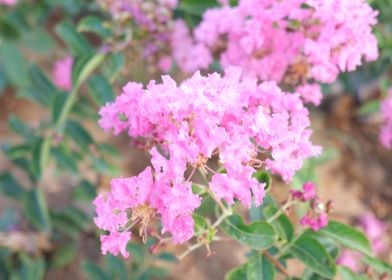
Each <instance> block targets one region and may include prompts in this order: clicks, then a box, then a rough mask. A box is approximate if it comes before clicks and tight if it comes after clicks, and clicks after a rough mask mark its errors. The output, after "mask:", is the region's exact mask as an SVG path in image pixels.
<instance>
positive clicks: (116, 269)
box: [105, 254, 129, 280]
mask: <svg viewBox="0 0 392 280" xmlns="http://www.w3.org/2000/svg"><path fill="white" fill-rule="evenodd" d="M105 259H106V263H107V267H108V272H109V274H110V279H119V280H127V279H129V277H128V272H127V268H126V266H125V264H124V261H123V260H122V259H120V258H119V257H115V256H113V255H110V254H108V255H107V256H106V257H105Z"/></svg>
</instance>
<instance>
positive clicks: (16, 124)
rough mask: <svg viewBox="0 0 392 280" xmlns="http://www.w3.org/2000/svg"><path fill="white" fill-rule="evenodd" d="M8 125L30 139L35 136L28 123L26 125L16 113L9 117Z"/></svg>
mask: <svg viewBox="0 0 392 280" xmlns="http://www.w3.org/2000/svg"><path fill="white" fill-rule="evenodd" d="M8 126H9V128H10V129H11V130H12V131H13V132H15V133H16V134H19V135H20V136H22V137H23V138H24V139H26V140H28V141H30V140H32V139H33V138H34V136H33V133H32V131H31V129H30V128H29V127H27V125H25V124H24V123H23V121H22V120H21V119H20V118H19V117H17V116H15V115H11V116H10V117H9V118H8Z"/></svg>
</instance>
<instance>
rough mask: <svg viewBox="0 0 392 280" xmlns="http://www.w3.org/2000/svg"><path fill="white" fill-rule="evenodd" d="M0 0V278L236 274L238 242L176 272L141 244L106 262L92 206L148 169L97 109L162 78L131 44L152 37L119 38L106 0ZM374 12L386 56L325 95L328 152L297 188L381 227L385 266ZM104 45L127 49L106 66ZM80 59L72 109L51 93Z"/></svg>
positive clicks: (383, 80) (190, 17)
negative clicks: (70, 61) (308, 186)
mask: <svg viewBox="0 0 392 280" xmlns="http://www.w3.org/2000/svg"><path fill="white" fill-rule="evenodd" d="M1 2H2V1H0V148H1V153H0V279H31V280H35V279H43V278H45V279H70V278H73V279H184V275H186V279H223V277H224V275H225V273H226V272H227V271H228V270H229V269H231V268H233V267H235V266H238V265H239V264H241V263H242V262H243V260H244V258H245V253H246V250H245V249H244V248H242V247H241V246H239V245H238V244H237V243H235V242H226V243H219V244H215V245H213V246H212V249H213V251H214V252H215V255H213V256H211V257H209V258H207V252H206V251H205V250H204V249H200V250H198V251H196V252H195V253H193V254H192V255H190V256H189V257H188V258H186V259H185V260H184V261H183V262H181V263H178V262H177V261H176V258H175V255H176V254H177V253H178V252H179V251H180V250H183V248H181V246H177V247H167V248H164V252H163V251H162V253H158V254H155V255H151V254H150V253H149V252H148V246H143V245H140V240H139V242H138V240H137V238H135V239H133V241H132V244H130V247H129V250H130V251H131V254H132V257H131V258H130V259H128V260H123V259H122V258H120V257H114V256H110V255H107V256H103V255H101V253H100V244H99V237H98V234H99V232H98V230H97V228H96V227H95V225H94V223H93V217H94V207H93V205H92V203H91V202H92V200H93V199H94V198H95V196H96V194H97V193H98V192H100V191H105V190H107V188H108V186H109V182H110V179H111V178H113V177H115V176H118V175H120V174H121V175H124V176H130V175H135V174H137V173H138V172H140V171H141V170H143V168H144V167H145V166H146V165H147V164H148V156H147V155H146V154H145V153H143V152H142V151H139V150H137V149H134V148H132V147H131V146H130V143H129V139H128V138H127V137H116V138H114V137H110V135H108V134H104V133H103V132H102V131H101V129H100V128H99V127H98V125H97V120H98V114H97V112H98V110H99V108H100V107H101V106H102V105H103V104H105V103H106V102H108V101H111V100H113V98H114V96H116V95H117V94H118V93H119V92H120V89H121V86H122V85H124V83H125V82H126V81H129V80H136V81H140V82H146V81H147V80H149V79H150V78H154V77H159V71H158V70H157V69H154V68H151V66H150V63H151V61H149V59H154V58H153V57H151V58H149V59H143V58H142V56H140V55H139V54H140V50H139V49H137V47H134V46H132V42H133V41H132V40H136V41H137V40H144V37H143V34H141V33H138V30H137V26H134V24H132V23H129V22H128V23H127V25H126V26H125V27H124V26H122V27H121V28H120V26H119V25H118V24H119V22H121V19H116V21H113V20H111V19H110V17H109V16H108V13H107V9H108V7H109V6H110V4H111V1H97V2H94V1H87V0H86V1H83V0H40V1H38V0H37V1H23V0H19V1H18V2H17V3H15V4H14V5H11V4H13V3H12V2H13V1H11V0H8V3H7V1H4V0H3V4H1ZM146 2H148V1H146ZM151 2H154V1H151ZM370 2H371V5H372V6H373V7H374V8H375V9H377V10H378V11H379V16H378V19H379V24H378V25H377V26H376V28H375V33H376V35H377V38H378V40H379V49H380V58H379V59H378V60H377V61H376V62H373V63H368V64H365V65H364V66H363V67H361V68H360V69H359V70H358V71H355V72H352V73H348V74H344V75H341V76H340V78H339V80H338V81H337V82H336V83H335V84H332V85H328V86H324V87H323V93H324V94H325V95H324V99H323V103H322V104H321V106H320V107H317V108H316V107H312V108H310V109H311V118H312V126H313V129H314V132H315V133H314V138H313V140H314V142H316V143H318V144H320V145H322V146H323V147H324V153H323V155H322V156H321V157H320V158H317V159H312V160H309V161H307V162H306V164H305V166H304V168H303V169H302V170H301V171H300V172H299V173H298V174H297V176H296V177H295V180H294V182H293V185H297V186H300V185H301V184H302V183H303V182H306V181H308V180H314V181H316V182H317V183H318V185H319V188H320V194H321V195H322V197H323V199H325V200H329V199H331V200H333V212H332V214H331V216H332V217H333V218H335V219H337V220H341V221H345V222H348V223H350V224H352V225H355V226H357V227H358V228H362V229H364V225H363V224H364V223H363V218H364V217H369V219H370V220H371V221H374V223H377V225H379V224H380V225H381V226H380V227H382V229H383V234H382V235H383V237H382V238H383V242H384V243H383V244H384V245H383V247H384V249H383V250H381V251H380V254H379V256H380V257H381V258H383V259H384V260H385V261H387V262H389V263H390V262H391V260H392V253H391V252H392V250H391V245H392V238H391V236H392V231H391V224H392V152H391V150H387V149H385V148H384V147H383V146H382V145H381V144H380V143H379V130H380V125H381V116H380V113H379V108H380V102H381V101H382V100H383V98H384V97H385V96H386V94H387V90H388V88H390V87H391V86H392V64H391V61H392V0H373V1H370ZM215 4H216V3H215V1H209V0H203V1H196V0H193V1H192V0H185V1H180V5H179V7H178V8H177V9H176V10H175V16H181V17H184V18H185V19H187V21H188V23H190V24H192V23H196V22H198V20H200V15H201V12H202V11H203V9H205V8H206V7H210V6H213V5H215ZM105 9H106V10H105ZM126 28H128V29H129V30H133V31H134V33H133V37H132V39H127V37H126V36H127V32H124V30H125V29H126ZM119 30H120V31H121V32H120V31H119ZM127 40H128V41H127ZM103 41H105V42H110V43H109V44H108V45H104V44H102V42H103ZM124 42H126V45H122V44H124ZM109 47H110V48H111V49H116V48H117V49H118V50H119V51H118V52H111V53H109V54H108V55H107V57H105V62H104V63H103V64H102V65H99V68H98V63H99V59H100V58H99V57H98V58H97V55H96V50H102V49H105V48H109ZM94 50H95V51H94ZM71 54H72V55H74V56H75V55H76V54H78V55H81V56H83V57H84V60H83V59H82V60H79V61H78V62H76V65H74V70H73V73H72V75H73V76H76V77H73V79H79V80H78V81H80V82H81V83H82V82H83V84H82V85H81V86H80V88H79V92H78V98H77V100H74V101H73V102H74V103H73V104H71V105H72V108H70V109H69V110H68V111H67V109H64V108H67V106H68V105H67V104H68V103H67V100H69V99H68V98H67V97H68V96H69V95H70V94H72V92H71V93H69V92H68V91H67V90H66V89H65V88H61V86H59V85H54V79H55V75H56V73H55V70H53V69H55V67H56V63H55V62H56V61H58V60H60V59H64V58H65V57H67V56H69V55H71ZM63 63H64V62H63ZM65 63H66V62H65ZM89 67H90V68H91V69H90V68H89ZM97 69H98V70H97ZM83 71H85V72H83ZM86 72H87V73H89V75H88V78H87V77H83V75H84V74H86ZM75 73H77V74H78V75H76V74H75ZM83 73H84V74H83ZM174 75H176V76H177V77H178V78H179V79H181V78H182V76H181V74H180V73H177V72H175V71H174ZM65 83H66V82H65ZM75 101H76V102H75ZM272 192H273V193H274V194H275V195H276V197H277V198H278V200H279V201H283V200H285V199H286V197H287V193H288V187H287V186H286V185H284V184H283V183H282V182H280V179H279V178H278V177H276V178H275V177H274V178H273V188H272ZM205 211H206V213H208V207H207V208H206V209H205ZM151 242H152V241H151ZM150 244H151V243H150ZM290 269H291V270H293V271H295V269H296V268H295V266H293V267H290Z"/></svg>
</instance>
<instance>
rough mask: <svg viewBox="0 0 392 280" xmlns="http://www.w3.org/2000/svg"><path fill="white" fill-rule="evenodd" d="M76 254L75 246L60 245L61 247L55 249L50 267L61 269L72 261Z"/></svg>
mask: <svg viewBox="0 0 392 280" xmlns="http://www.w3.org/2000/svg"><path fill="white" fill-rule="evenodd" d="M76 253H77V248H76V245H75V244H72V243H71V244H65V245H62V246H61V247H59V248H57V249H56V251H55V253H54V255H53V257H52V259H51V265H52V266H53V267H54V268H62V267H64V266H66V265H68V264H69V263H71V262H72V260H73V259H74V258H75V255H76Z"/></svg>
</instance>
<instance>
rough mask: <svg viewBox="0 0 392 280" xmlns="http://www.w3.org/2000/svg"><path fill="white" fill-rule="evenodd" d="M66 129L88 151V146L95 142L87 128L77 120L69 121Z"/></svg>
mask: <svg viewBox="0 0 392 280" xmlns="http://www.w3.org/2000/svg"><path fill="white" fill-rule="evenodd" d="M65 131H66V133H67V134H68V135H69V136H70V137H71V138H72V139H73V140H74V141H75V143H76V144H77V145H78V146H79V147H80V148H81V149H82V150H84V151H87V149H88V146H89V145H90V144H91V143H93V139H92V138H91V136H90V134H89V133H88V132H87V130H86V129H85V128H84V127H83V126H81V125H80V124H79V123H77V122H75V121H68V122H67V125H66V129H65Z"/></svg>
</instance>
